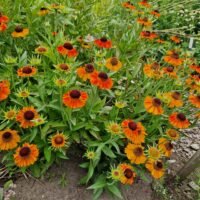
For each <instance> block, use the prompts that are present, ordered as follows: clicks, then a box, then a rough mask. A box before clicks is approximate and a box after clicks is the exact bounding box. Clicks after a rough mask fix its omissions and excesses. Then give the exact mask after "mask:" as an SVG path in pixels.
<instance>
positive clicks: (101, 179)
mask: <svg viewBox="0 0 200 200" xmlns="http://www.w3.org/2000/svg"><path fill="white" fill-rule="evenodd" d="M105 185H106V178H105V176H103V175H100V176H99V177H98V179H97V181H96V182H95V183H94V184H93V185H91V186H90V187H88V188H87V189H89V190H95V189H100V188H104V186H105Z"/></svg>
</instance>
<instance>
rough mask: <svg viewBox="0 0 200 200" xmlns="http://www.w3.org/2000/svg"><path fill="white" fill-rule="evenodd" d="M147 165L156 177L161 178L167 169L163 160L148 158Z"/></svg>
mask: <svg viewBox="0 0 200 200" xmlns="http://www.w3.org/2000/svg"><path fill="white" fill-rule="evenodd" d="M145 167H146V168H147V169H148V170H149V171H150V172H151V175H152V176H153V177H154V178H155V179H159V178H161V177H162V176H163V175H164V173H165V169H164V166H163V163H162V161H161V160H157V161H156V160H153V159H148V161H147V162H146V164H145Z"/></svg>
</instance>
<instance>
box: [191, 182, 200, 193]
mask: <svg viewBox="0 0 200 200" xmlns="http://www.w3.org/2000/svg"><path fill="white" fill-rule="evenodd" d="M188 185H189V186H190V187H191V188H192V189H193V190H196V191H199V189H200V187H199V186H198V185H197V184H196V183H195V182H194V181H191V182H189V183H188Z"/></svg>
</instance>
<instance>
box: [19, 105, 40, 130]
mask: <svg viewBox="0 0 200 200" xmlns="http://www.w3.org/2000/svg"><path fill="white" fill-rule="evenodd" d="M38 118H39V115H38V112H37V111H36V110H35V108H34V107H32V106H31V107H23V108H22V109H21V110H20V111H19V112H18V113H17V116H16V120H17V121H18V122H19V123H20V126H21V127H22V128H30V127H33V126H35V122H34V120H36V119H38Z"/></svg>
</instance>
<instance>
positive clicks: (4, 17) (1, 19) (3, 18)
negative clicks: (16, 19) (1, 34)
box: [0, 13, 9, 23]
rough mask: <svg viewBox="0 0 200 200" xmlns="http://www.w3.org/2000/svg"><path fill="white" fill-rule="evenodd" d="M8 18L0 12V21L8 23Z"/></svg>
mask: <svg viewBox="0 0 200 200" xmlns="http://www.w3.org/2000/svg"><path fill="white" fill-rule="evenodd" d="M8 21H9V18H8V16H6V15H3V14H2V13H0V23H8Z"/></svg>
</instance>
